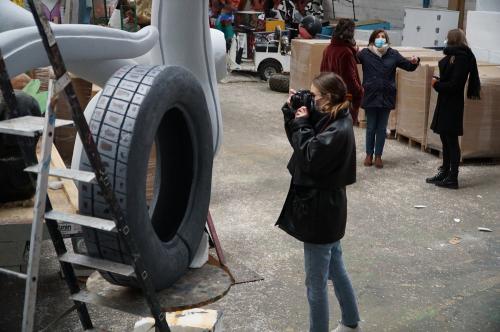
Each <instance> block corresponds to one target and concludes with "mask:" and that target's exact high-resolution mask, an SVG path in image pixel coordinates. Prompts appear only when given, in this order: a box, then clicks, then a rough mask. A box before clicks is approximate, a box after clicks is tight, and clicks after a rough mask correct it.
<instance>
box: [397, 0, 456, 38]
mask: <svg viewBox="0 0 500 332" xmlns="http://www.w3.org/2000/svg"><path fill="white" fill-rule="evenodd" d="M404 13H405V14H404V15H405V16H404V27H403V40H402V42H401V45H403V46H419V47H442V46H444V44H443V42H444V40H445V39H446V35H447V34H448V31H449V30H451V29H455V28H457V27H458V16H459V14H460V13H459V12H458V11H453V10H444V9H434V8H405V9H404Z"/></svg>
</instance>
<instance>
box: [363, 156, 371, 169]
mask: <svg viewBox="0 0 500 332" xmlns="http://www.w3.org/2000/svg"><path fill="white" fill-rule="evenodd" d="M363 165H365V166H366V167H369V166H371V165H373V155H371V154H367V155H366V158H365V162H364V163H363Z"/></svg>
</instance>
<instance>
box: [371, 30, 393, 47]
mask: <svg viewBox="0 0 500 332" xmlns="http://www.w3.org/2000/svg"><path fill="white" fill-rule="evenodd" d="M381 32H382V33H383V34H384V36H385V37H384V38H385V42H386V43H387V44H389V35H388V34H387V31H385V30H384V29H377V30H373V32H372V34H371V35H370V39H368V44H369V45H373V44H375V39H376V38H377V36H378V34H379V33H381Z"/></svg>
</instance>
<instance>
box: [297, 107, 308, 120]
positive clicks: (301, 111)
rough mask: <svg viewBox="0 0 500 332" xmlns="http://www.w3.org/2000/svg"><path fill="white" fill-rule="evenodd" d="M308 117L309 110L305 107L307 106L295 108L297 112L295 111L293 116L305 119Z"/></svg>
mask: <svg viewBox="0 0 500 332" xmlns="http://www.w3.org/2000/svg"><path fill="white" fill-rule="evenodd" d="M308 117H309V110H308V109H307V107H305V106H302V107H301V108H299V109H298V110H297V112H295V118H296V119H297V118H305V119H307V118H308Z"/></svg>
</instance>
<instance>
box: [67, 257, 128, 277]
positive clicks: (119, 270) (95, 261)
mask: <svg viewBox="0 0 500 332" xmlns="http://www.w3.org/2000/svg"><path fill="white" fill-rule="evenodd" d="M59 260H60V261H61V262H66V263H72V264H76V265H81V266H85V267H91V268H93V269H96V270H101V271H108V272H112V273H116V274H119V275H122V276H125V277H133V276H135V272H134V268H133V267H132V266H130V265H126V264H122V263H117V262H113V261H109V260H105V259H101V258H95V257H90V256H85V255H80V254H74V253H69V252H67V253H65V254H63V255H61V256H59Z"/></svg>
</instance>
